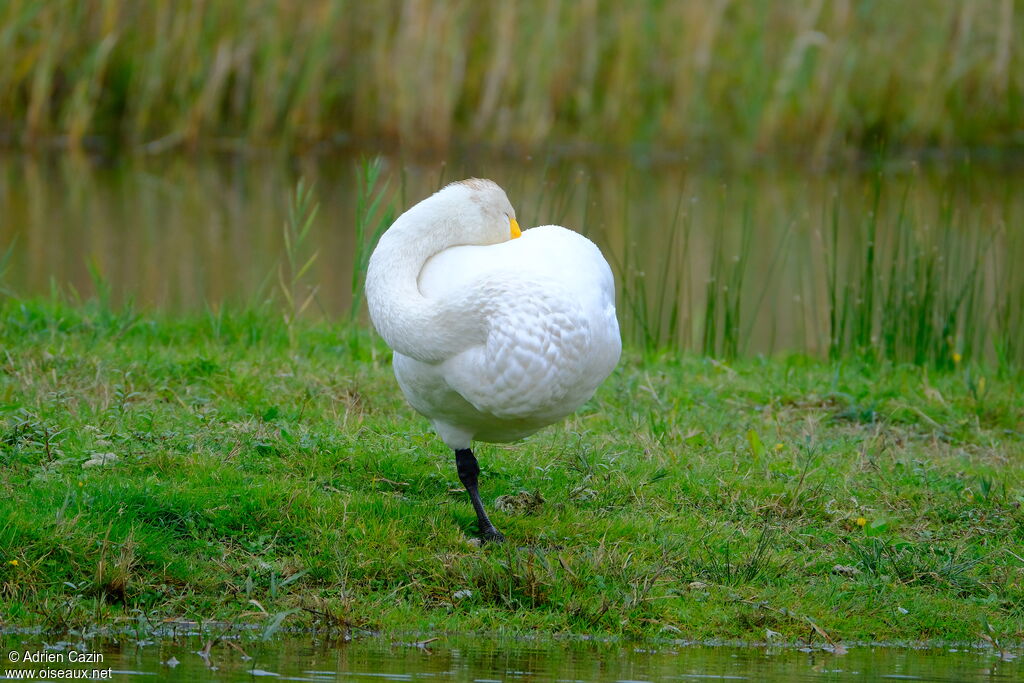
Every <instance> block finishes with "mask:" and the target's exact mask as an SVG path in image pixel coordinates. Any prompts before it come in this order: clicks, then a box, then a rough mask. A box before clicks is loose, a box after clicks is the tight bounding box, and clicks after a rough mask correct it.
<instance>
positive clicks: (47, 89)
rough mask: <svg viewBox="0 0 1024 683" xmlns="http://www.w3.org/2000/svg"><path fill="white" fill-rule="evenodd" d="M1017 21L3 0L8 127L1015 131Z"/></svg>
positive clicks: (746, 137)
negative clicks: (895, 47)
mask: <svg viewBox="0 0 1024 683" xmlns="http://www.w3.org/2000/svg"><path fill="white" fill-rule="evenodd" d="M1022 36H1024V10H1022V9H1021V7H1020V5H1019V3H1017V4H1015V3H1013V2H1012V1H1011V0H985V1H981V0H979V1H978V2H970V3H961V2H955V1H953V0H927V1H924V2H917V3H913V4H911V3H883V2H874V1H873V0H843V1H841V2H834V3H833V2H829V3H822V2H818V1H816V0H799V1H793V2H774V1H770V0H760V1H758V2H753V3H736V2H728V1H724V2H713V3H712V2H709V3H664V2H654V1H650V2H636V3H608V2H604V1H602V0H590V1H587V2H572V3H560V4H556V5H552V4H551V3H548V2H542V1H540V0H528V1H526V2H521V3H514V4H507V5H501V6H499V5H491V4H483V5H482V4H479V3H470V2H466V1H464V0H454V1H453V2H449V3H440V4H431V3H426V4H423V3H400V2H380V3H353V2H347V1H345V0H313V1H311V2H305V3H302V4H301V6H299V5H296V4H293V3H285V2H276V1H273V0H260V1H258V2H242V1H241V0H228V1H226V2H217V3H205V2H183V3H182V2H171V1H168V0H160V1H155V2H147V3H142V4H141V5H140V4H139V3H135V2H131V1H130V0H89V1H86V2H80V1H78V0H55V1H54V2H47V3H38V2H33V1H32V0H10V1H9V2H5V3H4V4H3V6H2V7H0V49H2V51H3V54H4V55H5V57H6V58H5V60H4V64H3V65H2V66H0V135H2V136H3V138H4V139H5V140H6V141H7V142H8V143H13V144H17V145H21V146H28V147H35V146H45V145H48V144H50V143H51V142H52V141H53V139H54V138H58V139H60V140H62V141H63V142H65V143H66V144H67V145H69V146H70V147H72V148H79V149H81V148H90V147H92V146H95V145H97V144H100V142H101V140H104V139H107V140H114V141H116V142H115V143H116V144H120V145H124V146H127V147H129V148H131V149H134V150H139V151H143V152H160V151H163V150H167V149H171V148H176V147H186V148H194V147H197V146H201V145H206V146H211V145H215V146H224V145H226V146H230V147H236V146H238V145H256V146H264V145H283V146H285V147H288V148H297V149H319V148H321V147H322V146H323V144H328V145H333V144H348V143H351V142H352V141H358V143H360V144H362V145H366V144H367V143H371V142H373V143H375V142H385V143H391V144H399V145H401V146H403V147H405V148H407V149H412V150H417V151H437V150H443V149H444V148H446V147H447V146H448V145H451V144H453V143H454V142H455V141H458V142H459V143H460V144H466V143H469V144H488V145H494V146H499V147H503V148H507V147H508V146H514V147H521V148H526V149H534V150H536V149H546V148H549V147H550V146H552V145H557V146H558V147H559V148H560V149H577V150H580V149H582V150H591V149H594V148H595V147H596V148H602V149H617V150H628V149H637V148H640V149H649V150H653V151H654V152H655V153H658V154H662V153H665V152H666V151H671V153H675V154H679V155H683V154H685V155H695V154H707V155H709V156H714V157H716V158H717V157H722V156H725V157H733V156H740V157H744V158H747V157H754V158H759V157H762V156H767V155H772V156H776V155H783V156H799V157H810V158H813V159H822V158H825V157H828V156H831V155H837V154H845V153H853V154H859V153H861V152H864V151H868V150H870V149H871V147H872V145H874V144H875V142H876V141H877V140H879V139H882V140H885V141H887V143H888V144H889V145H890V146H891V148H893V149H900V148H933V147H940V148H944V149H947V150H950V151H957V150H961V149H962V148H964V147H998V146H1019V145H1020V144H1021V142H1022V139H1021V137H1020V125H1019V122H1020V120H1021V116H1022V114H1024V112H1022V110H1021V102H1022V101H1024V97H1022V96H1024V42H1022V41H1024V38H1022ZM894 46H899V54H898V59H894Z"/></svg>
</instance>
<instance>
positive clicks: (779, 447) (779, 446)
mask: <svg viewBox="0 0 1024 683" xmlns="http://www.w3.org/2000/svg"><path fill="white" fill-rule="evenodd" d="M783 448H784V446H783V445H782V444H781V443H777V444H775V450H777V451H781V450H782V449H783Z"/></svg>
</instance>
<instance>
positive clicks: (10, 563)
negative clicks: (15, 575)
mask: <svg viewBox="0 0 1024 683" xmlns="http://www.w3.org/2000/svg"><path fill="white" fill-rule="evenodd" d="M7 564H9V565H11V566H12V567H17V566H18V561H17V560H11V561H10V562H8V563H7Z"/></svg>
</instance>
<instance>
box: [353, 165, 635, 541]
mask: <svg viewBox="0 0 1024 683" xmlns="http://www.w3.org/2000/svg"><path fill="white" fill-rule="evenodd" d="M520 234H521V236H520ZM366 297H367V303H368V305H369V309H370V316H371V318H372V320H373V323H374V326H375V327H376V328H377V331H378V332H379V333H380V334H381V336H382V337H383V338H384V340H385V341H386V342H387V343H388V345H389V346H391V348H392V349H393V350H394V370H395V376H396V378H397V379H398V383H399V386H400V387H401V389H402V392H403V393H404V394H405V396H406V398H407V399H408V401H409V403H410V404H411V405H412V407H413V408H414V409H415V410H417V411H418V412H419V413H421V414H423V415H425V416H426V417H427V418H429V419H430V420H431V422H432V423H433V426H434V429H435V431H436V432H437V434H438V436H440V437H441V439H442V440H443V441H444V442H445V443H446V444H447V445H448V446H449V447H451V448H452V449H454V450H455V452H456V458H457V464H458V465H459V474H460V478H462V479H463V481H464V483H466V486H467V489H470V488H471V487H470V485H469V483H467V482H466V478H465V477H463V470H464V469H467V468H468V469H469V470H472V469H478V468H477V467H476V461H475V459H473V461H472V467H470V466H469V464H468V460H467V458H472V457H473V456H472V453H471V451H470V450H469V449H470V445H471V443H472V442H473V441H487V442H509V441H515V440H517V439H521V438H523V437H525V436H529V435H530V434H532V433H534V432H536V431H537V430H539V429H541V428H543V427H545V426H546V425H549V424H551V423H553V422H556V421H558V420H560V419H562V418H564V417H566V416H567V415H569V414H570V413H572V412H573V411H575V410H576V409H577V408H579V407H580V406H581V405H582V404H583V403H584V402H586V401H587V400H588V399H589V398H590V397H591V396H592V395H593V393H594V391H595V390H596V389H597V387H598V385H599V384H600V383H601V382H602V381H603V380H604V379H605V378H606V377H607V376H608V375H609V374H610V373H611V371H612V370H613V369H614V368H615V365H616V363H618V360H619V355H620V353H621V350H622V342H621V338H620V335H619V327H618V322H617V320H616V317H615V285H614V281H613V279H612V273H611V269H610V268H609V266H608V263H607V262H606V261H605V259H604V257H603V256H602V255H601V252H600V250H599V249H598V248H597V247H596V246H595V245H594V244H593V243H592V242H591V241H590V240H588V239H587V238H586V237H584V236H582V235H580V234H578V233H576V232H573V231H571V230H567V229H565V228H562V227H558V226H554V225H546V226H542V227H537V228H533V229H530V230H526V231H523V232H522V233H520V231H519V227H518V223H517V222H516V220H515V212H514V210H513V209H512V207H511V205H510V204H509V201H508V198H507V197H506V196H505V193H504V191H502V190H501V188H500V187H498V186H497V185H496V184H495V183H493V182H491V181H488V180H478V179H471V180H466V181H461V182H458V183H453V184H451V185H449V186H448V187H446V188H444V189H442V190H441V191H439V192H437V193H436V194H434V195H433V196H431V197H428V198H427V199H425V200H423V201H422V202H420V203H419V204H417V205H415V206H413V207H412V208H411V209H409V210H408V211H406V212H405V213H404V214H402V215H401V216H400V217H399V218H398V220H396V221H395V223H394V224H393V225H392V226H391V227H390V228H389V229H388V230H387V232H385V234H384V235H383V236H382V237H381V240H380V242H379V243H378V245H377V248H376V249H375V250H374V253H373V254H372V256H371V257H370V262H369V266H368V269H367V282H366ZM460 453H461V454H463V455H462V456H460ZM467 453H468V454H469V455H468V456H466V455H465V454H467ZM460 457H461V460H460ZM464 461H465V462H464ZM464 464H465V465H466V467H463V465H464ZM470 479H471V480H472V484H473V485H472V489H471V490H470V496H471V498H473V499H474V506H475V507H477V503H478V496H475V495H474V493H475V489H476V477H475V474H473V476H472V477H470ZM477 513H478V517H479V516H480V515H481V514H482V507H478V509H477ZM479 521H480V523H481V532H483V533H484V535H485V537H487V536H488V533H487V532H488V531H493V534H492V539H493V540H499V539H500V534H499V533H498V532H497V530H496V529H494V528H493V525H491V524H490V521H489V520H487V518H486V515H483V518H482V519H480V520H479ZM485 523H486V524H485ZM485 526H488V527H489V529H485Z"/></svg>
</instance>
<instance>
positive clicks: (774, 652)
mask: <svg viewBox="0 0 1024 683" xmlns="http://www.w3.org/2000/svg"><path fill="white" fill-rule="evenodd" d="M207 643H210V641H209V640H206V639H205V638H199V637H195V636H189V637H178V638H167V639H163V640H159V641H157V642H151V641H143V642H142V643H139V642H138V641H134V640H129V639H125V640H98V639H97V640H91V641H90V642H89V643H88V644H87V643H84V642H80V643H78V644H60V643H58V644H57V645H55V646H54V645H49V646H47V645H44V644H43V643H42V642H41V641H40V640H38V639H34V638H26V637H20V636H8V637H7V638H6V639H5V640H4V642H2V644H3V650H4V654H5V656H4V664H3V665H2V666H0V671H3V668H2V667H6V669H7V670H6V675H7V677H8V679H11V678H12V677H13V676H16V675H18V674H15V673H13V671H12V670H14V668H15V667H14V665H12V664H11V663H10V662H9V659H8V657H7V656H6V655H7V654H8V653H9V652H10V651H11V650H12V649H14V650H16V651H19V652H31V651H35V650H44V649H46V648H48V651H50V652H66V651H67V648H68V647H72V648H77V649H79V650H80V651H84V652H98V653H100V654H102V655H103V660H104V661H103V662H102V663H101V664H80V665H53V664H49V665H27V668H29V669H35V670H39V669H42V668H45V667H51V668H56V667H59V666H63V667H64V668H72V669H86V668H99V667H103V668H109V669H112V670H113V671H114V672H115V673H114V678H115V679H118V678H119V679H121V680H125V679H129V678H137V677H145V678H151V679H158V680H168V681H215V680H216V681H239V680H251V679H252V678H253V677H268V678H275V679H278V680H292V681H339V680H365V681H372V680H392V681H411V680H424V681H426V680H438V681H475V682H477V683H485V682H488V681H554V682H559V683H561V682H569V681H622V682H626V681H643V682H650V683H657V682H662V681H664V682H669V681H685V680H750V681H833V680H854V681H856V680H860V681H869V680H879V679H907V680H919V681H970V680H988V681H1001V680H1019V679H1018V678H1017V677H1018V676H1019V675H1020V674H1021V671H1020V664H1019V663H1018V662H1016V661H1009V662H1006V661H1001V660H999V659H998V658H996V657H995V655H994V654H993V653H992V652H990V651H985V650H975V649H966V650H961V649H957V648H949V649H927V650H913V649H907V650H903V649H887V648H870V647H860V648H851V649H850V651H849V653H848V654H846V655H843V656H835V655H833V654H831V653H829V652H825V651H821V650H814V651H810V650H807V651H800V650H794V649H778V648H774V649H767V650H766V649H763V648H738V647H697V646H689V647H686V646H676V645H664V646H658V647H635V646H630V645H626V644H623V643H618V642H601V641H579V640H574V641H563V642H560V643H559V642H554V641H543V642H529V641H522V640H518V641H509V640H505V641H502V640H495V639H470V638H467V637H445V638H441V639H439V640H437V641H436V642H433V643H431V644H430V646H429V648H428V647H418V646H416V645H415V643H412V642H400V641H391V640H387V639H382V638H369V639H366V640H357V641H354V642H344V641H335V640H322V639H317V638H311V637H308V636H305V637H295V636H293V637H289V638H285V639H275V640H272V641H271V642H267V643H264V642H259V641H258V640H257V639H256V638H250V637H248V636H235V637H232V638H231V639H229V640H220V641H217V642H215V643H214V644H212V645H210V646H209V647H208V646H207ZM207 651H208V653H209V654H208V656H204V653H205V652H207ZM22 666H23V667H24V666H26V665H22Z"/></svg>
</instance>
